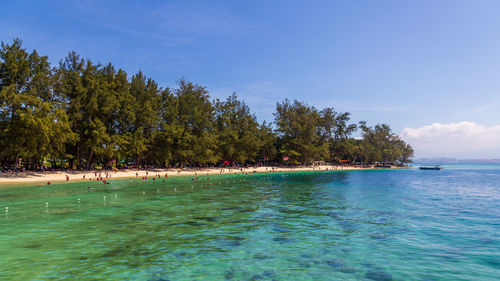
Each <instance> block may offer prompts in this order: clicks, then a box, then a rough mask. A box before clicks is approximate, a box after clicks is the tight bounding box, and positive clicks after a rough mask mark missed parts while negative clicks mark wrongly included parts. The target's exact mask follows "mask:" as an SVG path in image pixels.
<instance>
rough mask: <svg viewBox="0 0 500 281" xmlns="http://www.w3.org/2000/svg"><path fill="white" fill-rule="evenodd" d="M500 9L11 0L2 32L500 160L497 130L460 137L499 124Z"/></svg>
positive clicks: (55, 51) (433, 152)
mask: <svg viewBox="0 0 500 281" xmlns="http://www.w3.org/2000/svg"><path fill="white" fill-rule="evenodd" d="M499 14H500V1H487V0H480V1H460V0H450V1H445V0H440V1H436V0H428V1H427V0H419V1H373V0H366V1H362V0H358V1H340V0H339V1H9V2H7V1H4V2H3V3H2V9H1V10H0V40H1V41H4V42H11V41H12V39H13V38H15V37H19V38H21V39H22V40H23V41H24V46H25V47H26V48H27V49H29V50H31V49H36V50H37V51H38V52H39V53H41V54H45V55H48V56H49V58H50V59H51V61H52V62H53V63H54V64H56V63H57V62H58V61H59V60H60V59H61V58H63V57H64V56H66V55H67V53H68V52H69V51H72V50H74V51H76V52H77V53H79V54H80V55H82V56H84V57H86V58H90V59H91V60H92V61H94V62H103V63H106V62H109V61H111V62H112V63H113V64H114V65H115V66H117V67H119V68H123V69H125V70H126V71H127V72H128V73H129V74H134V73H135V72H137V71H138V70H142V71H143V72H144V73H145V74H146V75H148V76H150V77H152V78H153V79H155V80H156V81H158V82H159V83H160V85H162V86H175V83H176V81H177V80H178V79H179V78H181V77H185V78H187V79H188V80H190V81H194V82H197V83H199V84H201V85H204V86H206V87H207V88H208V89H209V90H210V92H211V96H213V97H218V98H224V97H226V96H227V95H229V94H230V93H232V92H236V93H237V94H238V95H239V96H240V97H241V98H243V99H245V100H246V102H247V103H248V104H249V105H250V107H251V109H252V110H253V111H254V112H255V113H256V115H257V117H258V118H259V120H261V121H262V120H268V121H272V112H273V111H274V107H275V103H276V101H280V100H282V99H284V98H289V99H299V100H303V101H305V102H307V103H309V104H310V105H314V106H317V107H319V108H321V107H325V106H332V107H334V108H335V109H337V110H338V111H349V112H351V113H352V115H353V121H356V122H357V121H359V120H367V121H369V123H371V124H375V123H387V124H389V125H391V127H392V128H393V129H394V130H395V131H396V132H397V133H398V134H401V135H402V136H403V137H405V138H406V139H408V141H410V143H411V144H413V145H414V147H415V148H416V155H417V156H420V157H430V156H436V157H437V156H448V157H460V156H466V157H469V158H477V157H486V158H494V157H497V158H500V148H497V146H495V145H492V144H493V143H492V142H497V141H498V142H497V143H500V137H499V138H498V139H497V138H493V139H492V140H489V139H488V140H487V142H488V144H490V146H488V147H489V148H488V149H486V148H485V149H483V150H481V151H476V150H474V151H475V152H473V151H472V150H473V148H472V147H469V148H467V147H465V148H464V147H463V140H464V136H470V135H471V134H472V135H473V136H475V135H474V134H483V135H481V137H485V138H488V136H490V135H492V134H496V131H497V127H496V125H500V124H499V123H500V110H498V109H499V108H500V93H499V90H500V79H499V78H500V75H499V74H500V17H499V16H498V15H499ZM463 122H468V123H463ZM433 124H434V125H433ZM436 124H438V125H436ZM454 124H455V125H454ZM456 124H465V125H464V126H458V125H457V126H456ZM471 124H472V125H471ZM440 125H443V126H444V127H443V126H440ZM429 126H430V127H429ZM471 126H472V127H471ZM443 128H445V129H443ZM478 128H479V129H478ZM481 128H483V129H484V130H483V129H481ZM429 132H431V133H429ZM499 135H500V134H499ZM453 137H456V138H458V140H459V141H457V142H456V145H457V146H456V147H454V148H453V150H450V151H447V150H446V149H447V148H449V147H450V144H449V141H450V140H452V139H453ZM426 138H427V139H426ZM460 141H462V142H460ZM459 143H460V145H459ZM479 145H480V146H483V147H486V146H487V145H486V143H485V144H484V145H483V144H482V143H481V144H479ZM464 150H467V152H468V153H465V152H464Z"/></svg>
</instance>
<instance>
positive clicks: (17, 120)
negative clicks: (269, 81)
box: [0, 39, 413, 168]
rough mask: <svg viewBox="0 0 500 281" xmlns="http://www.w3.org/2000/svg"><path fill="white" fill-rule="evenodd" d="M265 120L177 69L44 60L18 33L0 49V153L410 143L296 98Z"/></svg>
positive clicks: (153, 159)
mask: <svg viewBox="0 0 500 281" xmlns="http://www.w3.org/2000/svg"><path fill="white" fill-rule="evenodd" d="M274 116H275V122H274V124H267V123H266V122H263V123H261V124H259V122H257V118H256V117H255V115H254V114H252V113H251V111H250V108H249V107H248V106H247V105H246V103H245V102H244V101H242V100H239V99H238V97H237V95H236V94H233V95H231V96H229V97H228V98H227V99H226V100H218V99H216V100H214V101H212V100H211V98H210V95H209V93H208V91H207V89H206V88H205V87H202V86H200V85H198V84H194V83H191V82H189V81H186V80H184V79H182V80H180V81H179V82H178V85H177V87H176V88H173V89H171V88H164V89H163V88H160V87H159V86H158V84H157V83H156V82H155V81H154V80H153V79H151V78H148V77H146V76H145V75H144V74H143V73H142V72H138V73H137V74H135V75H133V76H132V77H130V78H129V76H128V75H127V73H126V72H125V71H123V70H121V69H118V70H116V69H115V67H114V66H113V65H112V64H111V63H109V64H106V65H102V64H94V63H92V62H91V61H90V60H88V59H83V58H81V57H80V56H79V55H78V54H76V53H75V52H70V53H69V54H68V56H67V57H66V58H64V59H63V60H61V61H60V62H59V65H58V66H57V67H55V68H52V67H51V66H50V64H49V62H48V60H47V57H46V56H40V55H38V53H37V52H36V51H32V52H31V53H28V52H27V51H26V50H25V49H23V48H22V42H21V40H19V39H15V40H14V41H13V43H12V44H4V43H2V44H1V49H0V147H2V149H1V150H0V162H1V163H2V164H3V165H8V166H16V165H18V164H19V163H22V165H23V166H25V167H27V168H36V167H39V166H41V165H42V164H43V162H44V161H45V160H50V161H51V162H53V163H68V164H69V166H70V167H77V168H90V167H98V166H99V167H100V166H106V165H109V164H111V163H112V162H113V161H114V162H115V163H118V162H121V163H123V162H126V163H129V162H133V163H135V164H137V165H148V164H154V165H157V166H185V165H198V166H199V165H207V164H215V163H220V162H221V161H229V162H237V163H242V164H243V163H257V162H262V161H263V162H268V163H269V162H271V161H275V162H282V160H283V157H288V158H289V160H287V161H285V162H287V163H295V164H297V163H304V164H308V163H312V162H313V161H317V160H324V161H328V162H340V161H341V160H344V161H345V160H349V161H353V162H356V161H363V162H366V163H373V162H384V163H385V162H401V163H406V162H408V161H411V158H412V157H413V150H412V148H411V146H409V145H408V144H406V143H405V142H404V141H403V140H401V139H400V138H399V137H398V136H396V135H394V134H393V133H392V132H391V130H390V128H389V127H388V126H387V125H376V126H375V127H373V128H372V127H368V126H366V123H365V122H362V123H361V124H360V128H361V130H362V136H363V139H361V140H358V139H353V138H352V137H351V136H352V134H353V133H354V132H355V131H356V129H357V126H356V125H354V124H350V123H349V121H350V114H349V113H347V112H345V113H339V112H336V111H335V110H334V109H333V108H324V109H323V110H321V111H319V110H317V109H316V108H314V107H311V106H309V105H307V104H305V103H303V102H299V101H293V102H290V101H289V100H284V101H282V102H280V103H277V106H276V112H275V114H274Z"/></svg>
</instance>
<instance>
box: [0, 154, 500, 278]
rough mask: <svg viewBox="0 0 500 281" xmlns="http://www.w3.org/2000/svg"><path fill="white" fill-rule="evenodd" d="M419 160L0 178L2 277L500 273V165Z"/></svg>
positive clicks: (476, 275)
mask: <svg viewBox="0 0 500 281" xmlns="http://www.w3.org/2000/svg"><path fill="white" fill-rule="evenodd" d="M417 167H418V164H416V165H414V167H412V168H409V169H401V170H390V169H387V170H362V171H323V172H288V173H262V174H253V173H250V174H242V175H217V176H213V175H210V176H208V175H198V176H197V180H193V177H169V178H168V179H166V180H165V178H164V177H161V178H159V179H158V178H155V180H153V179H152V177H151V176H150V177H149V178H148V180H143V179H141V176H139V178H137V179H131V180H130V179H113V180H111V182H112V184H103V183H102V182H97V181H83V182H82V181H80V182H70V183H57V184H52V185H33V184H32V185H29V184H23V185H18V186H12V185H8V186H6V185H4V186H0V280H155V281H160V280H162V281H165V280H287V281H289V280H376V281H389V280H422V281H423V280H427V281H428V280H454V281H455V280H488V281H490V280H500V165H480V164H454V165H452V164H450V165H443V168H444V169H443V170H419V169H418V168H417ZM150 174H151V172H150Z"/></svg>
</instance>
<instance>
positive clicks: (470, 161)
mask: <svg viewBox="0 0 500 281" xmlns="http://www.w3.org/2000/svg"><path fill="white" fill-rule="evenodd" d="M414 162H416V163H440V164H500V159H456V158H447V157H440V158H416V159H415V160H414Z"/></svg>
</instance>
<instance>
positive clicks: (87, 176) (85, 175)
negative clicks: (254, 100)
mask: <svg viewBox="0 0 500 281" xmlns="http://www.w3.org/2000/svg"><path fill="white" fill-rule="evenodd" d="M360 169H369V168H360V167H355V166H333V165H324V166H316V167H294V168H291V167H255V168H253V167H251V168H242V169H230V168H205V169H202V168H198V169H193V168H185V169H174V168H170V169H149V170H137V169H124V170H118V171H92V170H88V171H55V172H30V171H27V172H19V173H4V174H0V185H1V184H9V183H47V182H49V181H50V182H51V183H53V182H65V181H66V176H69V181H83V180H87V181H88V180H91V179H93V180H95V179H96V177H103V179H106V173H108V175H110V176H111V178H110V179H117V178H135V177H144V176H149V177H155V176H156V175H157V174H159V175H160V176H161V177H164V176H165V175H168V176H169V177H171V176H195V175H215V174H226V175H227V174H238V173H270V172H290V171H326V170H346V171H347V170H360ZM146 173H147V174H146Z"/></svg>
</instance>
